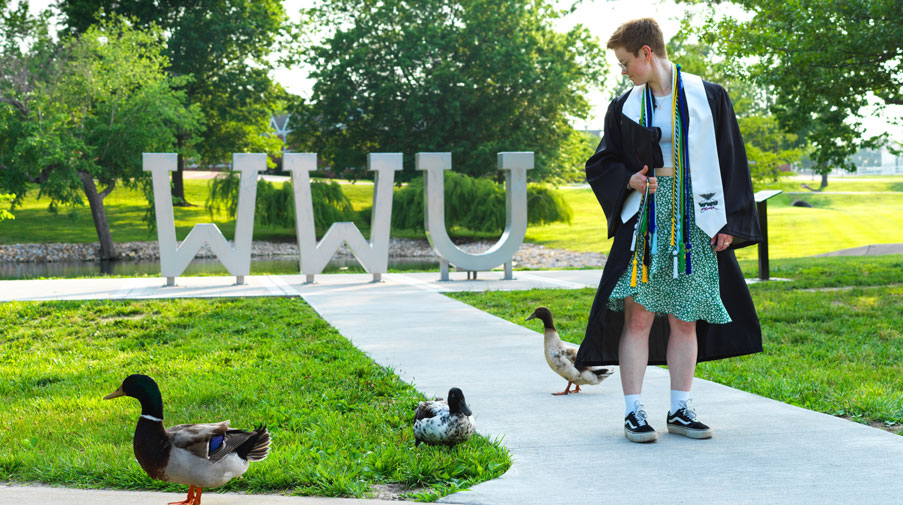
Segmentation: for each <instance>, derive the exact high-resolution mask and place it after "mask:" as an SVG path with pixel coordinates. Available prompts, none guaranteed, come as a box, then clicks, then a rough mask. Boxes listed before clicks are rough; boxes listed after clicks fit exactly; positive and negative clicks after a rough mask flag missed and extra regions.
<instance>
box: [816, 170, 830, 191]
mask: <svg viewBox="0 0 903 505" xmlns="http://www.w3.org/2000/svg"><path fill="white" fill-rule="evenodd" d="M827 187H828V173H827V172H825V173H823V174H821V186H819V187H818V189H825V188H827Z"/></svg>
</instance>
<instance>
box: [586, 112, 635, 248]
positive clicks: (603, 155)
mask: <svg viewBox="0 0 903 505" xmlns="http://www.w3.org/2000/svg"><path fill="white" fill-rule="evenodd" d="M619 101H620V100H619V99H615V100H612V102H611V104H610V105H609V106H608V112H606V113H605V130H604V132H603V135H602V141H601V142H599V147H597V148H596V153H595V154H594V155H593V156H592V157H590V159H589V160H587V162H586V182H588V183H589V185H590V187H591V188H592V189H593V193H595V195H596V199H597V200H598V201H599V205H601V206H602V210H603V212H605V217H606V219H607V221H608V237H609V238H611V237H614V236H615V231H617V227H618V226H619V225H620V224H621V207H623V206H624V199H625V198H627V195H628V194H629V193H630V191H632V190H631V189H630V188H629V187H628V182H629V181H630V177H631V176H632V175H633V172H632V171H631V170H630V169H629V168H627V166H626V165H625V163H624V161H623V158H622V156H621V128H620V125H619V120H620V116H621V104H619V103H618V102H619Z"/></svg>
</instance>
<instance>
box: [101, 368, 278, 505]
mask: <svg viewBox="0 0 903 505" xmlns="http://www.w3.org/2000/svg"><path fill="white" fill-rule="evenodd" d="M120 396H131V397H132V398H136V399H137V400H138V401H139V402H141V417H140V418H139V419H138V426H136V427H135V438H134V439H133V446H134V449H135V459H137V460H138V464H140V465H141V468H143V469H144V471H145V472H147V474H148V475H149V476H150V477H151V478H153V479H157V480H162V481H166V482H175V483H177V484H186V485H188V486H190V487H189V488H188V497H187V498H185V500H184V501H180V502H173V503H171V504H170V505H200V503H201V492H202V491H203V488H205V487H217V486H222V485H223V484H225V483H227V482H229V481H230V480H232V479H234V478H235V477H238V476H240V475H242V474H244V473H245V471H247V470H248V462H249V461H260V460H263V459H264V458H266V457H267V454H268V453H269V450H270V434H269V432H267V429H266V428H265V427H261V428H257V429H256V430H254V431H242V430H231V429H229V421H223V422H221V423H211V424H180V425H177V426H172V427H170V428H169V429H165V428H164V427H163V398H162V397H161V396H160V389H159V388H158V387H157V383H156V382H154V380H153V379H151V378H150V377H148V376H146V375H129V376H128V377H126V378H125V380H124V381H122V385H121V386H119V389H117V390H116V391H113V392H112V393H110V394H108V395H107V396H105V397H104V400H110V399H112V398H118V397H120Z"/></svg>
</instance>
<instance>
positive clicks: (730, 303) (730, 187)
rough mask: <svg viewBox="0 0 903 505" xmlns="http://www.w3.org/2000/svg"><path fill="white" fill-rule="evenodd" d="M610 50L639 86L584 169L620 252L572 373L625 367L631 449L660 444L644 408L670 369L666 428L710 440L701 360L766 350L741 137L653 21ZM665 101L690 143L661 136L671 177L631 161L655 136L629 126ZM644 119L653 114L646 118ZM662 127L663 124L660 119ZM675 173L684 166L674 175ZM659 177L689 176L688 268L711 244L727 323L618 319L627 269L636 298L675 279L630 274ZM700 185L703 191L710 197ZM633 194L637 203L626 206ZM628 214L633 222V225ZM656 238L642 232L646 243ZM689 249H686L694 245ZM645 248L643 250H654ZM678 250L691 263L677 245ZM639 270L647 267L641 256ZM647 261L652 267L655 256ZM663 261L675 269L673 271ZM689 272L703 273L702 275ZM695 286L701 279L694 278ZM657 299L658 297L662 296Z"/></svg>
mask: <svg viewBox="0 0 903 505" xmlns="http://www.w3.org/2000/svg"><path fill="white" fill-rule="evenodd" d="M608 48H609V49H613V50H614V51H615V54H616V56H617V57H618V60H619V62H620V65H621V68H622V74H624V75H627V76H628V77H630V79H631V80H632V81H633V83H634V84H635V85H636V87H635V88H633V89H632V90H630V91H628V92H627V93H625V94H624V95H622V96H621V97H619V98H616V99H615V100H613V101H612V102H611V104H610V106H609V108H608V112H607V114H606V116H605V126H604V136H603V138H602V142H601V143H600V144H599V147H598V148H597V150H596V153H595V154H594V155H593V156H592V157H591V158H590V159H589V160H588V161H587V162H586V179H587V181H588V182H589V184H590V186H591V187H592V189H593V192H594V193H595V195H596V198H597V199H598V201H599V204H600V205H601V206H602V209H603V211H604V212H605V215H606V218H607V221H608V234H609V237H614V243H613V245H612V248H611V251H610V253H609V257H608V260H607V262H606V265H605V269H604V271H603V274H602V280H601V282H600V284H599V288H598V291H597V292H596V296H595V299H594V301H593V305H592V309H591V311H590V314H589V321H588V324H587V328H586V335H585V337H584V340H583V343H582V345H581V346H580V350H579V352H578V355H577V363H576V365H577V366H578V367H579V366H592V365H620V375H621V381H622V387H623V389H624V395H625V405H626V408H625V436H627V438H628V439H630V440H631V441H635V442H652V441H655V440H656V439H657V437H658V435H657V433H656V432H655V430H654V429H652V428H651V427H650V426H649V423H648V422H646V413H645V411H644V410H643V408H642V403H641V402H640V393H641V388H642V381H643V374H644V372H645V368H646V365H647V364H652V365H659V364H668V365H669V372H670V375H671V407H672V408H671V410H670V411H669V412H668V416H667V426H668V431H669V432H671V433H677V434H680V435H685V436H688V437H690V438H709V437H711V436H712V430H711V429H710V428H709V427H708V426H706V425H704V424H702V423H701V422H699V420H698V419H697V418H696V415H695V411H694V410H693V409H692V408H691V407H689V406H688V402H689V391H690V385H691V383H692V379H693V375H694V374H695V366H696V363H697V362H699V361H707V360H715V359H723V358H729V357H733V356H740V355H744V354H750V353H755V352H760V351H762V336H761V329H760V326H759V321H758V317H757V316H756V311H755V307H754V306H753V303H752V299H751V298H750V295H749V290H748V289H747V287H746V283H745V281H744V278H743V274H742V273H741V271H740V268H739V265H738V264H737V260H736V257H735V256H734V252H733V250H734V249H737V248H741V247H746V246H749V245H752V244H755V243H757V242H759V241H760V240H761V239H762V237H761V232H760V230H759V221H758V216H757V215H756V206H755V201H754V197H753V192H752V183H751V181H750V175H749V166H748V163H747V159H746V152H745V149H744V145H743V140H742V138H741V136H740V131H739V127H738V125H737V120H736V117H735V115H734V111H733V107H732V105H731V101H730V98H729V97H728V95H727V93H726V92H725V90H724V88H722V87H721V86H719V85H717V84H713V83H710V82H706V81H702V80H701V79H699V78H698V77H696V76H692V75H690V74H688V73H685V72H681V71H680V69H679V66H676V65H673V64H672V63H671V62H670V61H668V58H667V53H666V51H665V46H664V41H663V35H662V32H661V30H660V28H659V27H658V24H657V23H656V22H655V21H654V20H652V19H648V18H647V19H639V20H635V21H631V22H628V23H625V24H624V25H622V26H621V27H620V28H618V30H617V31H616V32H615V34H614V35H612V37H611V39H610V40H609V42H608ZM675 80H677V82H675ZM672 90H673V93H672ZM641 95H642V96H641ZM672 95H673V96H672ZM661 99H664V100H665V103H666V105H667V104H669V103H670V104H673V108H672V109H673V110H675V111H677V112H675V113H674V117H675V120H674V122H673V124H672V123H667V125H673V126H674V131H673V132H671V133H672V135H674V134H675V132H677V133H680V132H682V134H683V135H684V136H685V138H686V139H688V140H685V141H682V142H681V143H683V144H686V148H685V150H683V151H682V150H680V149H676V148H675V146H674V145H672V143H671V139H672V138H676V137H675V136H672V135H665V136H663V138H662V139H661V142H663V143H662V144H660V145H661V146H663V147H665V146H667V150H668V152H664V151H665V150H664V149H663V155H664V159H665V160H666V164H667V161H670V160H671V159H672V157H673V160H674V162H675V163H674V164H673V165H672V168H671V169H670V172H669V171H668V168H663V169H659V167H649V166H648V163H650V161H647V160H650V159H653V158H657V156H651V155H644V153H639V154H638V153H636V152H635V149H636V148H637V145H640V144H643V143H644V142H645V143H646V144H648V139H642V138H638V137H637V135H638V134H637V132H636V131H635V129H636V126H637V125H634V124H632V123H626V122H625V121H638V120H644V121H651V119H646V118H647V117H649V116H654V114H653V109H652V108H651V104H652V103H656V104H658V103H659V102H660V100H661ZM647 104H649V105H648V107H649V108H647ZM666 109H667V107H666ZM647 110H648V111H649V112H648V113H644V112H643V111H647ZM662 116H664V114H662ZM658 120H659V121H662V120H663V117H658ZM682 121H683V122H682ZM667 125H666V126H665V127H664V128H665V129H666V130H667V129H668V128H669V126H667ZM648 126H649V127H650V128H648V130H649V131H651V132H652V133H658V134H659V135H660V133H661V132H660V131H657V130H660V129H656V128H655V127H652V123H650V124H649V125H648ZM625 127H626V128H625ZM666 141H667V143H664V142H666ZM674 142H675V143H677V141H676V140H675V141H674ZM646 149H648V147H646ZM675 149H676V150H675ZM706 160H710V163H706ZM652 163H658V162H652ZM684 165H686V166H684ZM678 166H680V167H683V168H680V169H678V168H677V167H678ZM653 169H659V170H661V171H662V173H663V174H668V173H670V174H671V176H672V179H673V180H674V181H675V182H674V184H673V185H672V187H677V186H678V184H679V181H680V180H681V179H680V177H678V176H677V175H676V174H678V173H682V174H684V177H685V178H686V181H687V182H686V184H684V185H683V186H681V187H682V188H687V189H686V193H685V198H684V202H685V204H686V205H687V207H686V210H687V216H689V217H686V216H685V218H686V221H684V225H685V227H686V229H685V230H684V233H685V236H686V237H689V236H690V235H691V233H690V227H697V225H698V228H700V229H696V228H693V230H694V233H695V234H696V235H698V236H700V237H703V236H704V237H705V238H706V239H707V240H706V242H705V243H704V244H697V245H696V247H695V248H692V249H693V259H692V260H691V259H689V258H688V259H687V263H689V264H690V265H692V266H694V268H695V266H696V265H697V264H698V262H700V261H702V258H701V256H700V253H701V252H702V251H700V249H701V248H702V247H710V251H712V253H714V257H713V256H712V253H707V254H709V258H712V259H711V263H712V268H713V269H714V264H715V263H716V262H717V274H715V276H714V278H715V279H716V284H717V285H716V286H710V287H711V288H712V289H711V293H713V297H714V298H715V299H714V300H711V301H712V303H713V304H717V306H718V307H719V308H720V307H722V305H721V304H723V309H721V310H722V314H723V313H724V312H723V310H726V313H727V315H729V318H725V319H724V321H722V322H721V323H720V324H713V323H711V322H708V321H706V320H705V319H699V320H694V321H686V320H683V319H681V318H680V317H676V316H675V314H674V313H673V312H666V313H662V312H658V311H657V309H655V308H654V307H649V310H647V307H645V306H644V305H641V304H640V303H636V302H635V301H634V299H633V298H634V297H633V296H628V297H625V298H623V300H617V301H619V302H620V303H621V309H620V310H618V309H617V308H613V307H614V306H615V304H614V303H613V302H614V301H615V300H612V299H611V298H612V293H613V291H615V288H616V286H620V287H622V288H623V287H625V286H627V284H625V282H627V279H629V278H630V274H631V269H633V270H634V273H633V276H634V281H633V282H634V284H636V285H637V286H638V287H636V288H628V289H633V290H634V291H636V290H641V292H642V290H644V289H649V287H650V286H652V287H654V286H655V284H656V282H658V281H657V279H664V278H667V279H670V267H668V268H667V269H666V270H668V273H667V274H663V273H662V271H661V270H662V268H659V272H658V273H657V274H656V272H654V271H653V273H652V274H651V275H650V278H649V282H648V283H643V282H637V280H636V278H637V277H638V275H637V273H636V270H637V268H636V267H635V266H633V265H635V264H636V263H633V265H632V262H633V260H634V259H635V258H637V252H636V251H637V247H638V244H639V246H640V247H641V248H642V246H643V236H642V234H640V237H639V240H638V238H637V236H636V235H637V234H636V233H635V230H637V229H639V228H641V227H640V226H638V224H639V223H638V222H637V221H638V219H640V220H641V221H640V222H641V223H642V222H643V221H642V217H643V215H646V216H648V217H647V220H651V221H652V222H656V221H657V220H656V218H655V217H654V216H653V214H648V212H649V205H648V203H647V202H648V201H652V200H656V199H657V198H656V195H655V191H656V189H657V188H658V187H659V182H664V179H662V177H661V176H660V177H656V174H657V173H658V170H656V173H653ZM719 178H720V183H719V181H718V179H719ZM669 181H670V179H669ZM703 186H706V187H705V188H704V189H703ZM650 190H651V191H650ZM691 191H692V192H693V193H692V194H691ZM675 194H677V192H676V190H675ZM713 194H715V195H716V196H712V195H713ZM631 197H632V199H633V201H634V203H631ZM639 201H642V204H641V205H642V207H641V208H640V209H639V210H638V211H637V210H635V209H634V208H632V207H631V205H633V206H634V207H636V205H637V203H636V202H639ZM660 207H661V206H659V207H656V208H654V209H653V210H652V212H653V213H654V214H655V215H659V214H661V213H662V212H670V209H662V208H660ZM669 207H670V203H669ZM631 212H635V213H634V214H632V217H629V216H630V215H631ZM644 213H647V214H644ZM694 216H695V219H696V222H695V223H694V222H693V219H694ZM627 217H629V219H626V218H627ZM666 219H667V215H659V218H658V221H660V222H667V221H662V220H666ZM701 229H705V230H706V232H705V235H702V234H700V233H699V232H700V231H701ZM652 234H653V235H654V234H655V231H653V232H652ZM650 236H651V235H646V237H647V238H648V237H650ZM685 240H686V241H687V245H686V249H687V250H688V251H689V250H690V249H691V244H690V243H689V242H690V241H689V238H685ZM649 243H650V242H648V241H647V242H646V243H645V244H646V248H647V249H648V247H649ZM651 243H652V244H653V245H656V243H655V242H651ZM632 247H633V249H634V250H633V251H632V250H631V249H632ZM656 247H658V250H661V251H664V252H659V254H660V255H662V256H659V260H661V261H664V260H665V259H666V258H667V256H665V255H667V254H668V245H667V244H665V245H664V246H663V245H662V241H661V240H659V241H658V244H657V245H656ZM673 247H674V246H672V248H673ZM680 252H681V255H683V254H684V251H683V249H682V248H681V249H680ZM675 254H676V252H675ZM687 256H688V257H689V256H690V255H689V254H687ZM675 258H676V256H675ZM697 258H699V259H697ZM714 258H717V260H715V259H714ZM657 261H658V260H657ZM668 261H670V259H668ZM639 263H640V265H643V258H642V255H640V258H639ZM646 263H647V264H649V265H650V269H652V268H651V266H652V263H651V262H650V261H649V254H648V252H647V253H646ZM662 264H666V265H670V263H669V262H665V263H662ZM674 264H675V266H674V273H675V277H674V279H675V281H674V282H677V279H678V276H677V270H678V267H677V261H676V259H675V263H674ZM680 265H681V267H682V268H681V272H680V277H681V279H683V276H685V275H686V276H687V278H690V275H691V274H690V268H689V266H687V267H686V271H684V266H685V265H684V261H683V257H681V262H680ZM643 269H645V267H642V266H641V269H640V270H641V271H643ZM653 270H654V269H653ZM644 273H645V272H644ZM692 274H693V275H697V276H698V275H700V274H699V273H698V272H693V273H692ZM663 275H665V277H662V276H663ZM644 279H645V276H644ZM696 279H697V280H696V282H699V280H698V279H699V277H697V278H696ZM619 282H620V283H621V284H620V285H619ZM664 282H670V281H664ZM660 284H661V283H660ZM675 285H676V284H675ZM687 285H689V284H687ZM656 289H658V288H656ZM662 292H663V291H661V289H659V290H658V291H657V293H662ZM664 292H665V293H667V291H664ZM719 294H720V300H718V298H719V296H718V295H719ZM637 296H639V295H637ZM669 296H670V297H672V298H675V299H677V300H678V301H679V300H680V298H681V297H682V296H687V297H689V293H686V292H684V293H682V292H672V293H671V294H670V295H669ZM648 299H651V298H648ZM675 312H676V311H675ZM725 321H726V322H725ZM647 335H648V338H647Z"/></svg>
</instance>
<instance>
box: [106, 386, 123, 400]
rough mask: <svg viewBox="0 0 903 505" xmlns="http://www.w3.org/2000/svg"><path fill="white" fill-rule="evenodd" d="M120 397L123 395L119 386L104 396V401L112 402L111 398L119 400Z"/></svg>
mask: <svg viewBox="0 0 903 505" xmlns="http://www.w3.org/2000/svg"><path fill="white" fill-rule="evenodd" d="M120 396H125V393H123V392H122V386H120V387H119V388H118V389H116V391H113V392H112V393H110V394H108V395H107V396H104V397H103V399H104V400H112V399H113V398H119V397H120Z"/></svg>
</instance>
